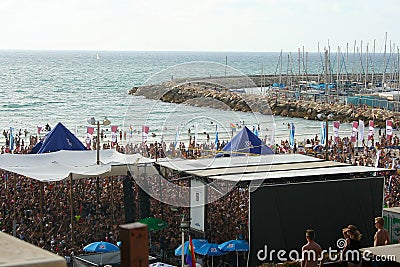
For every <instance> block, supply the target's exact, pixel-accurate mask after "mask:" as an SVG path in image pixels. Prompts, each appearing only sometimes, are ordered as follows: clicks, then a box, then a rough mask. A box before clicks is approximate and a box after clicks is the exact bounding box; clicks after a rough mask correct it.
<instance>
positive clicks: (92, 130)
mask: <svg viewBox="0 0 400 267" xmlns="http://www.w3.org/2000/svg"><path fill="white" fill-rule="evenodd" d="M87 133H88V134H90V135H93V133H94V127H87Z"/></svg>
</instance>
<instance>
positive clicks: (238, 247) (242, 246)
mask: <svg viewBox="0 0 400 267" xmlns="http://www.w3.org/2000/svg"><path fill="white" fill-rule="evenodd" d="M218 248H219V249H220V250H221V251H225V252H232V251H249V243H247V241H246V240H243V239H235V240H229V241H226V242H224V243H222V244H220V245H219V246H218Z"/></svg>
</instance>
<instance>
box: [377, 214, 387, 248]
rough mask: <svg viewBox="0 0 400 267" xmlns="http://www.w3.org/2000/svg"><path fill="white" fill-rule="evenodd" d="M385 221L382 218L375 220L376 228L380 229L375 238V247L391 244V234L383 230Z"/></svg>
mask: <svg viewBox="0 0 400 267" xmlns="http://www.w3.org/2000/svg"><path fill="white" fill-rule="evenodd" d="M384 224H385V220H384V219H383V218H382V217H376V218H375V227H376V229H378V230H377V231H376V233H375V236H374V246H375V247H377V246H384V245H388V244H390V239H389V233H388V231H387V230H386V229H385V228H383V226H384Z"/></svg>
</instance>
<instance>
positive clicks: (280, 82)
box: [279, 49, 283, 86]
mask: <svg viewBox="0 0 400 267" xmlns="http://www.w3.org/2000/svg"><path fill="white" fill-rule="evenodd" d="M279 58H280V61H281V62H280V63H281V66H280V68H279V86H281V84H282V61H283V58H282V49H281V55H280V56H279Z"/></svg>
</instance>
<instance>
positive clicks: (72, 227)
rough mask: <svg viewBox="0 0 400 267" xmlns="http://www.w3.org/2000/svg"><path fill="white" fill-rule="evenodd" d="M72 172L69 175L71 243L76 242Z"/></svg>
mask: <svg viewBox="0 0 400 267" xmlns="http://www.w3.org/2000/svg"><path fill="white" fill-rule="evenodd" d="M72 182H73V181H72V173H70V175H69V199H70V204H71V206H70V211H71V244H72V245H73V244H74V208H73V201H74V200H73V198H72V195H73V194H72Z"/></svg>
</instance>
